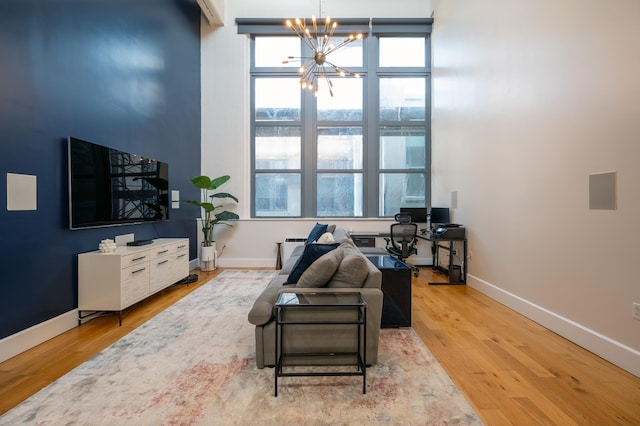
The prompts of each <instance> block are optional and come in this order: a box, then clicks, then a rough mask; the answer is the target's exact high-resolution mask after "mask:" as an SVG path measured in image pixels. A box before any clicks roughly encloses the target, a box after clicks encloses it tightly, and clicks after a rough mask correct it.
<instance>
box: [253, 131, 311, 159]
mask: <svg viewBox="0 0 640 426" xmlns="http://www.w3.org/2000/svg"><path fill="white" fill-rule="evenodd" d="M255 149H256V151H255V161H256V163H255V168H256V169H257V170H258V169H300V164H301V158H302V157H301V153H300V149H301V137H300V128H299V127H283V126H278V127H266V126H264V127H263V126H257V127H256V136H255Z"/></svg>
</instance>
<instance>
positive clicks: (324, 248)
mask: <svg viewBox="0 0 640 426" xmlns="http://www.w3.org/2000/svg"><path fill="white" fill-rule="evenodd" d="M339 245H340V244H338V243H335V244H307V245H306V246H304V251H303V252H302V254H301V255H300V257H299V258H298V261H297V262H296V264H295V265H293V268H291V272H290V273H289V277H288V278H287V281H286V282H285V284H295V283H297V282H298V280H299V279H300V277H301V276H302V274H303V273H304V271H306V270H307V268H308V267H309V266H311V264H312V263H313V262H315V261H316V260H317V259H318V258H319V257H321V256H322V255H323V254H326V253H329V252H330V251H331V250H334V249H336V248H337V247H338V246H339Z"/></svg>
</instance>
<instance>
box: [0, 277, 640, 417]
mask: <svg viewBox="0 0 640 426" xmlns="http://www.w3.org/2000/svg"><path fill="white" fill-rule="evenodd" d="M220 272H221V270H219V269H218V270H216V271H213V272H212V273H210V274H206V273H201V274H200V278H199V280H198V282H196V283H194V284H190V285H189V286H185V285H180V286H174V287H171V288H170V289H168V290H166V291H163V292H161V293H160V294H158V295H155V296H153V297H151V298H149V299H148V300H146V301H145V302H144V303H142V304H139V305H136V307H135V308H134V309H132V310H130V311H129V312H128V314H127V315H126V316H125V318H124V320H123V325H122V327H119V326H118V319H117V317H116V316H110V317H101V318H97V319H94V320H92V321H89V322H87V323H85V324H83V325H82V326H81V327H76V328H74V329H73V330H69V331H68V332H66V333H63V334H62V335H60V336H57V337H55V338H53V339H51V340H49V341H47V342H45V343H43V344H41V345H38V346H36V347H35V348H33V349H31V350H29V351H26V352H25V353H23V354H20V355H17V356H16V357H14V358H11V359H9V360H7V361H5V362H3V363H0V414H1V413H4V412H6V411H7V410H9V409H11V408H12V407H14V406H15V405H17V404H19V403H20V402H22V401H23V400H24V399H26V398H28V397H29V396H30V395H32V394H34V393H35V392H37V391H38V390H40V389H41V388H43V387H44V386H46V385H47V384H49V383H51V382H52V381H54V380H56V379H57V378H59V377H60V376H62V375H64V374H65V373H66V372H68V371H69V370H71V369H72V368H74V367H75V366H77V365H80V364H81V363H83V362H84V361H86V360H88V359H89V358H91V357H92V356H94V355H95V354H97V353H98V352H100V351H101V350H103V349H104V348H106V347H107V346H109V345H110V344H112V343H114V342H116V341H117V340H118V339H120V338H122V337H123V336H124V335H126V334H127V333H129V332H130V331H131V330H133V329H135V328H136V327H138V326H140V325H142V324H143V323H144V322H145V321H147V320H148V319H150V318H152V317H153V316H155V315H157V314H158V313H160V312H161V311H162V310H164V309H166V308H167V307H169V306H171V305H172V304H173V303H175V302H176V301H178V300H180V299H181V298H182V297H184V296H186V295H187V294H189V293H190V292H192V291H193V290H195V289H196V288H198V287H199V286H201V285H202V284H204V283H205V282H207V281H209V280H210V279H211V278H213V277H215V276H216V275H217V274H218V273H220ZM445 280H446V277H445V276H443V275H442V274H434V273H433V271H432V270H431V268H425V267H423V268H421V271H420V275H419V277H417V278H413V286H412V290H413V296H412V299H413V304H412V326H413V328H414V330H415V331H416V333H417V334H418V335H419V336H420V337H421V339H422V340H423V341H424V342H425V344H426V345H427V347H428V348H429V349H430V350H431V352H432V353H433V354H434V356H435V357H436V359H437V360H438V361H439V362H440V364H441V365H442V366H443V368H444V369H445V370H446V371H447V373H448V374H449V376H450V377H451V379H452V380H453V382H454V383H455V384H456V386H458V388H459V389H460V390H461V392H462V393H463V394H464V395H465V397H466V398H467V400H469V402H470V403H471V405H472V406H473V408H474V409H475V410H476V412H477V413H478V414H479V415H480V417H481V418H482V420H483V421H484V422H485V423H486V424H487V425H538V424H544V425H563V426H564V425H574V424H575V425H591V424H593V425H614V424H620V425H640V378H638V377H635V376H634V375H632V374H630V373H628V372H626V371H624V370H622V369H620V368H618V367H616V366H614V365H612V364H610V363H608V362H607V361H605V360H603V359H602V358H600V357H598V356H596V355H594V354H592V353H590V352H588V351H586V350H584V349H583V348H581V347H579V346H577V345H574V344H573V343H571V342H569V341H568V340H566V339H564V338H563V337H561V336H558V335H557V334H555V333H553V332H551V331H549V330H547V329H545V328H544V327H542V326H540V325H539V324H536V323H535V322H533V321H530V320H528V319H527V318H525V317H523V316H521V315H519V314H517V313H515V312H513V311H512V310H510V309H509V308H507V307H505V306H504V305H502V304H500V303H498V302H496V301H494V300H492V299H490V298H488V297H486V296H484V295H483V294H481V293H479V292H477V291H475V290H474V289H472V288H470V287H467V286H448V285H443V286H430V285H428V282H430V281H445ZM374 368H375V367H374Z"/></svg>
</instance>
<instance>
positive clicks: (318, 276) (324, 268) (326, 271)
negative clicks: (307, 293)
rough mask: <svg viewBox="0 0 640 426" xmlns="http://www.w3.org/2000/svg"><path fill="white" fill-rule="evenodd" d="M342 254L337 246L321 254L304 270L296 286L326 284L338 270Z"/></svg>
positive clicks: (320, 285)
mask: <svg viewBox="0 0 640 426" xmlns="http://www.w3.org/2000/svg"><path fill="white" fill-rule="evenodd" d="M343 256H344V250H342V249H339V248H337V249H335V250H331V251H330V252H329V253H326V254H323V255H322V256H320V257H319V258H318V259H317V260H316V261H315V262H313V263H312V264H311V266H309V267H308V268H307V270H306V271H304V273H303V274H302V276H300V279H299V280H298V284H296V287H302V288H312V287H316V288H317V287H324V286H326V285H327V283H328V282H329V280H331V277H333V274H335V273H336V271H337V270H338V266H339V265H340V262H341V261H342V258H343Z"/></svg>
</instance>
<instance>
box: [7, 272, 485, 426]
mask: <svg viewBox="0 0 640 426" xmlns="http://www.w3.org/2000/svg"><path fill="white" fill-rule="evenodd" d="M273 274H274V272H273V271H257V270H254V271H239V270H238V271H235V270H227V271H224V272H222V273H221V274H220V275H218V276H217V277H216V278H214V279H213V280H211V281H210V282H208V283H206V284H204V285H203V286H201V287H200V288H199V289H197V290H196V291H194V292H192V293H191V294H189V295H188V296H187V297H185V298H184V299H182V300H181V301H179V302H178V303H176V304H175V305H173V306H171V307H170V308H169V309H167V310H166V311H164V312H162V313H161V314H159V315H157V316H156V317H154V318H152V319H151V320H149V321H148V322H147V323H145V324H143V325H142V326H141V327H139V328H138V329H136V330H134V331H133V332H131V333H130V334H128V335H127V336H125V337H124V338H122V339H121V340H119V341H118V342H116V343H114V344H113V345H111V346H110V347H108V348H107V349H105V350H104V351H102V352H101V353H100V354H98V355H96V356H95V357H94V358H92V359H91V360H89V361H87V362H85V363H84V364H82V365H80V366H79V367H77V368H76V369H74V370H73V371H71V372H69V373H68V374H67V375H65V376H63V377H62V378H60V379H59V380H57V381H55V382H54V383H52V384H51V385H49V386H48V387H46V388H44V389H43V390H41V391H40V392H39V393H37V394H35V395H33V396H32V397H31V398H29V399H28V400H27V401H25V402H24V403H22V404H20V405H19V406H17V407H15V408H14V409H13V410H10V411H9V412H7V413H5V414H4V415H3V416H2V417H0V424H2V425H16V424H38V425H61V424H78V425H119V424H135V425H281V424H290V425H294V424H295V425H362V424H392V425H447V424H461V425H476V424H482V422H481V421H480V420H479V418H478V416H477V415H476V413H475V412H474V411H473V409H472V408H471V406H470V405H469V404H468V402H467V401H466V400H465V398H464V397H463V396H462V395H461V393H460V392H459V391H458V389H457V388H456V386H455V385H454V384H453V383H452V382H451V380H450V378H449V377H448V376H447V374H446V373H445V372H444V370H443V369H442V367H441V366H440V365H439V364H438V362H437V361H436V360H435V358H434V357H433V355H432V354H431V353H430V352H429V350H428V349H427V348H426V346H425V345H424V344H423V343H422V341H421V340H420V339H419V338H418V336H417V335H416V334H415V332H414V331H413V330H411V329H383V330H382V334H381V337H380V353H379V362H378V364H376V365H375V366H373V367H371V368H370V369H367V393H366V395H363V394H362V379H361V378H359V377H344V378H342V377H339V378H336V377H322V378H317V377H302V378H283V379H281V380H280V381H279V386H278V397H277V398H276V397H274V396H273V369H271V368H265V369H262V370H259V369H257V368H256V367H255V362H254V356H255V348H254V346H255V343H254V327H253V326H252V325H251V324H249V322H248V321H247V313H248V312H249V309H250V308H251V306H252V304H253V301H254V299H255V297H256V295H257V294H259V292H260V291H262V289H263V288H264V287H265V286H266V283H267V282H268V280H269V279H270V278H271V277H272V276H273Z"/></svg>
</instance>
